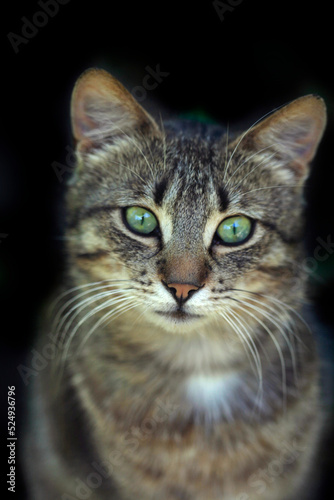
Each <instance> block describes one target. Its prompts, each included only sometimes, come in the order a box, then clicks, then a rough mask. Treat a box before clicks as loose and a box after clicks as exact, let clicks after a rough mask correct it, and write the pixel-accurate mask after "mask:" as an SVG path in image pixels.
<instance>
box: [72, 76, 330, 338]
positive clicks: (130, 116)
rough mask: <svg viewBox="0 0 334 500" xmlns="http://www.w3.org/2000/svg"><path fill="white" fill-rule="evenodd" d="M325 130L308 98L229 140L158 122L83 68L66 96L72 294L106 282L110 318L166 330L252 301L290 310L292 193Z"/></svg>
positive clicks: (296, 223) (298, 208)
mask: <svg viewBox="0 0 334 500" xmlns="http://www.w3.org/2000/svg"><path fill="white" fill-rule="evenodd" d="M325 121H326V116H325V106H324V103H323V101H322V99H320V98H318V97H315V96H313V95H309V96H306V97H302V98H300V99H297V100H295V101H293V102H291V103H290V104H288V105H286V106H284V107H281V108H279V109H278V110H277V111H276V112H274V113H271V114H270V115H268V116H266V117H265V118H264V119H263V120H261V121H258V122H257V123H256V124H254V125H252V126H251V127H250V128H249V129H248V130H246V131H244V132H243V133H241V134H238V135H236V136H233V137H230V136H229V134H228V133H225V132H224V130H223V129H221V130H219V129H218V128H217V127H212V128H211V127H209V126H208V127H201V126H198V125H194V126H191V125H187V126H182V124H178V123H177V122H176V123H166V124H160V123H158V122H156V121H155V120H154V119H153V118H152V117H151V116H150V115H148V113H147V112H146V111H145V110H144V109H143V108H142V107H141V106H140V105H139V104H138V103H137V102H136V101H135V99H134V98H133V97H132V96H131V94H130V93H129V92H127V91H126V89H125V88H124V87H123V86H122V85H121V84H120V83H119V82H118V81H117V80H115V79H114V78H113V77H112V76H110V75H109V74H108V73H106V72H105V71H102V70H88V71H87V72H86V73H84V74H83V75H82V76H81V78H80V79H79V80H78V82H77V84H76V87H75V89H74V93H73V98H72V126H73V134H74V138H75V141H76V148H77V158H78V162H77V163H78V165H77V170H76V173H75V176H74V178H73V180H72V183H71V185H70V186H69V191H68V229H67V235H68V241H69V243H68V251H69V256H70V261H71V264H72V265H71V266H70V267H69V268H70V269H71V273H72V275H73V276H74V280H75V284H76V285H85V284H87V285H88V284H89V283H96V287H98V286H101V287H102V286H104V285H105V284H109V285H110V290H112V291H113V292H114V305H113V304H112V301H111V302H110V304H111V306H110V307H115V308H117V307H118V308H119V313H120V314H121V312H122V311H123V312H124V313H125V312H126V311H127V310H129V311H130V310H131V311H132V312H135V315H136V316H137V317H139V319H138V321H141V320H144V318H145V321H149V322H152V323H155V324H156V325H161V326H162V327H163V328H164V329H167V330H171V331H177V332H183V331H189V330H191V329H193V328H195V329H196V328H198V327H199V325H205V324H209V323H211V324H212V322H215V321H217V320H221V318H223V319H224V318H225V320H227V321H228V320H229V317H230V316H229V314H230V313H231V311H233V309H236V308H239V313H241V312H242V308H245V307H247V306H245V305H244V303H245V302H247V301H248V304H251V302H250V300H251V299H252V298H253V302H252V307H255V305H256V297H264V296H265V297H271V299H270V300H272V301H273V300H277V301H278V302H277V304H279V303H280V302H279V301H281V302H282V301H284V302H285V303H287V304H290V305H294V304H296V301H298V299H299V298H300V297H301V296H302V293H303V292H302V288H303V286H302V283H303V277H302V274H303V273H302V270H301V268H300V266H299V265H298V259H299V258H300V241H301V238H302V230H303V217H302V213H303V187H304V183H305V179H306V178H307V176H308V173H309V163H310V162H311V160H312V159H313V157H314V155H315V152H316V149H317V146H318V144H319V141H320V139H321V136H322V133H323V130H324V127H325ZM104 280H114V281H110V282H107V281H106V282H105V281H104ZM101 290H102V288H101ZM101 293H102V292H101ZM256 294H258V295H256ZM110 297H111V295H110V296H109V300H110ZM117 301H118V302H117ZM272 305H273V303H272V302H271V306H272ZM250 307H251V306H250ZM122 308H123V309H122ZM131 308H132V309H131ZM247 314H248V316H247ZM247 314H246V313H244V316H245V317H246V318H248V320H249V321H251V320H252V311H251V309H248V312H247ZM140 315H141V317H140Z"/></svg>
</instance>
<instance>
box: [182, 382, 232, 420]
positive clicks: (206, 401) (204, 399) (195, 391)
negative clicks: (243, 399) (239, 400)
mask: <svg viewBox="0 0 334 500" xmlns="http://www.w3.org/2000/svg"><path fill="white" fill-rule="evenodd" d="M238 382H239V376H238V374H236V373H235V372H230V373H227V374H217V375H192V376H190V377H189V378H188V379H187V381H186V382H185V386H184V390H185V396H186V399H187V401H188V403H189V404H190V405H191V406H192V409H193V411H194V412H195V414H198V416H202V417H204V419H205V420H209V421H216V420H218V419H220V418H221V417H224V418H226V419H228V420H230V419H232V411H231V408H232V404H233V400H235V398H236V391H237V386H238Z"/></svg>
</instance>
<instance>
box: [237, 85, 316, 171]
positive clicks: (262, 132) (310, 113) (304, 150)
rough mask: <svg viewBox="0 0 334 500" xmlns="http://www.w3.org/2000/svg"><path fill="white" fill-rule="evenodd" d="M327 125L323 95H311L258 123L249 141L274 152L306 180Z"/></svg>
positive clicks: (259, 148) (290, 168)
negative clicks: (321, 96) (310, 164)
mask: <svg viewBox="0 0 334 500" xmlns="http://www.w3.org/2000/svg"><path fill="white" fill-rule="evenodd" d="M325 126H326V107H325V104H324V101H323V99H321V98H320V97H317V96H314V95H307V96H305V97H301V98H299V99H296V100H295V101H292V102H291V103H290V104H288V105H286V106H284V107H282V108H280V109H279V110H278V111H276V112H274V113H273V114H271V115H270V116H269V117H268V118H266V119H264V120H263V121H261V122H260V123H259V124H258V125H256V126H255V127H254V128H253V129H252V130H251V131H250V132H249V134H248V137H247V138H246V142H248V141H250V142H251V143H252V144H251V147H252V148H254V147H255V148H256V149H257V150H261V151H266V152H267V154H268V155H269V154H274V160H275V159H277V160H278V161H279V163H281V165H282V167H285V168H286V171H289V173H290V175H291V173H292V174H293V175H294V176H295V177H297V179H300V180H304V179H305V177H307V175H308V171H309V168H308V165H309V163H310V162H311V161H312V159H313V158H314V155H315V153H316V151H317V147H318V145H319V142H320V140H321V138H322V135H323V132H324V129H325Z"/></svg>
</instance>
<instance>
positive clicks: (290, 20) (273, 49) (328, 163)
mask: <svg viewBox="0 0 334 500" xmlns="http://www.w3.org/2000/svg"><path fill="white" fill-rule="evenodd" d="M42 3H43V1H42ZM225 3H226V4H227V5H228V2H227V0H226V2H225ZM231 3H234V5H235V4H236V3H237V2H231ZM291 4H293V6H292V5H291ZM41 11H43V9H42V8H41V6H40V5H39V3H38V1H26V2H13V3H10V2H7V3H6V4H5V12H4V7H3V11H2V14H1V38H0V47H1V91H0V92H1V105H0V127H1V133H0V217H1V218H0V299H1V316H0V320H1V357H0V362H1V372H2V373H1V394H0V397H1V425H2V427H1V431H2V433H1V435H2V441H1V445H2V451H4V455H5V456H7V453H6V442H5V441H6V437H7V433H6V427H7V425H6V423H7V418H6V414H7V413H6V412H7V410H6V408H7V404H6V396H7V386H8V385H15V386H16V392H17V425H18V426H19V427H18V433H17V436H18V438H19V439H18V441H17V452H18V451H19V447H20V429H21V428H22V427H21V426H22V422H24V418H25V417H24V412H25V410H24V405H23V402H24V397H25V395H26V393H27V387H26V386H25V385H24V384H23V382H22V379H21V377H20V376H19V374H18V371H17V366H18V365H19V364H20V363H25V359H26V356H28V357H29V352H30V349H31V348H32V342H33V339H34V331H35V324H36V321H37V319H38V314H39V311H40V306H41V304H43V303H44V300H45V298H46V297H47V295H48V293H49V291H50V290H51V289H52V287H53V285H54V283H55V281H56V280H57V276H58V275H59V270H60V269H61V253H60V248H61V245H60V243H59V240H57V235H59V234H60V228H59V224H60V223H59V220H60V217H59V211H60V209H59V206H58V204H57V200H58V199H59V197H61V193H62V192H63V189H64V186H65V180H66V176H67V174H65V175H64V176H63V181H62V182H61V181H60V180H59V179H58V177H57V175H56V172H55V170H54V168H53V167H52V165H53V164H54V162H55V161H57V162H59V163H61V164H64V165H65V164H66V156H67V153H68V149H66V148H68V147H70V146H71V133H70V126H69V102H70V95H71V90H72V87H73V84H74V82H75V80H76V79H77V77H78V76H79V75H80V73H81V72H82V71H83V70H85V69H86V68H88V67H91V66H98V67H102V68H105V69H107V70H109V71H111V72H113V74H114V75H115V76H118V77H119V78H120V79H121V80H122V81H123V82H124V83H125V84H127V85H128V87H129V90H131V89H133V88H134V87H135V86H142V85H143V79H144V77H145V75H146V74H147V69H146V68H147V67H148V66H149V67H150V68H152V69H155V68H156V66H157V65H159V66H160V70H161V71H163V72H167V73H169V74H168V76H166V77H165V78H163V80H162V81H161V82H160V83H159V85H158V86H157V88H156V89H154V90H151V91H147V99H145V100H143V101H142V105H143V106H145V105H148V101H149V100H151V99H153V100H158V101H160V102H161V103H162V105H163V106H161V110H162V115H163V116H164V113H166V114H167V111H166V110H169V111H172V112H175V113H183V114H184V113H187V114H189V113H193V112H194V111H195V112H196V113H201V114H205V115H208V116H210V117H212V119H214V120H218V121H222V122H223V123H224V124H227V123H228V122H229V123H230V125H231V126H232V125H233V123H239V122H240V121H241V120H243V119H246V121H245V124H246V125H248V126H249V125H250V124H251V123H252V122H253V121H254V120H255V119H257V118H259V117H260V116H261V115H262V114H264V113H266V112H268V111H270V110H271V109H273V108H274V107H276V106H278V105H281V104H284V103H286V102H288V101H289V100H291V99H294V98H297V97H299V96H301V95H304V94H308V93H317V94H320V95H321V96H322V97H323V98H324V99H325V101H326V103H327V106H328V112H329V125H328V128H327V131H326V134H325V137H324V140H323V142H322V144H321V147H320V150H319V154H318V156H317V159H316V162H315V168H314V171H313V173H312V176H311V178H310V182H309V188H308V190H307V199H308V202H309V210H308V213H309V218H308V227H307V248H308V253H309V256H311V257H313V252H314V249H315V247H316V246H317V245H318V242H317V238H318V237H319V236H320V237H322V238H323V239H324V240H325V241H326V240H327V238H328V237H330V235H333V236H332V241H333V240H334V221H333V180H334V174H333V172H334V169H333V165H332V153H333V151H332V141H331V137H332V133H333V106H334V87H333V74H332V71H333V58H332V53H333V42H332V40H333V37H332V34H333V33H332V32H333V28H332V24H331V21H332V17H333V16H332V9H331V7H330V4H327V6H324V5H323V3H322V4H319V3H314V4H313V3H307V2H302V1H297V2H290V3H288V2H281V1H271V2H268V1H266V2H265V1H261V2H256V1H251V0H243V1H240V2H239V5H237V6H235V7H234V9H233V10H232V11H227V12H225V14H224V13H222V11H221V16H219V14H218V12H217V10H216V9H215V6H214V3H213V2H211V1H204V0H202V1H197V2H184V3H182V2H180V1H178V2H174V1H169V2H155V4H152V5H151V4H149V3H145V2H129V1H128V2H124V3H122V4H118V3H117V2H102V1H99V0H94V1H90V2H86V3H84V2H82V1H81V2H79V0H69V1H68V2H67V4H64V5H59V11H58V12H57V13H56V14H55V15H54V16H53V17H52V16H50V15H49V16H47V17H46V18H45V16H44V18H43V16H38V15H37V16H36V13H37V12H41ZM222 16H223V17H224V19H222V18H220V17H222ZM23 17H25V18H26V19H28V20H29V21H33V20H35V24H36V23H39V24H45V25H44V26H40V27H39V28H37V30H36V29H35V32H34V31H33V30H34V28H30V30H29V28H27V29H28V32H26V33H25V34H27V33H28V35H29V36H30V38H28V39H27V38H26V40H27V43H19V45H18V46H17V53H16V52H15V51H14V48H13V45H12V43H14V42H12V43H11V42H10V40H9V38H8V34H9V33H13V34H15V35H19V36H24V32H22V29H23V26H24V24H26V21H25V20H24V19H23V20H22V18H23ZM151 81H152V80H151ZM313 280H314V283H315V285H317V286H316V287H315V298H316V304H317V308H318V313H319V315H320V317H321V318H322V320H323V321H324V322H325V323H327V324H328V325H329V326H330V327H333V324H334V319H333V315H332V309H333V306H332V304H333V290H334V258H333V255H331V254H329V255H328V259H326V260H325V261H324V262H322V263H321V262H317V263H316V269H315V273H314V276H313ZM330 340H331V336H330V335H329V336H328V337H327V341H328V342H329V341H330ZM328 345H329V347H328V350H330V346H331V344H328ZM329 358H330V356H329ZM21 442H22V440H21ZM332 445H333V440H332V441H331V442H330V441H329V442H328V446H326V450H325V452H324V456H325V462H324V467H323V469H324V471H325V473H324V481H323V482H324V488H325V486H326V487H327V488H329V487H330V486H331V481H330V479H331V474H332V471H333V469H332V460H331V458H332V456H333V454H332V453H331V451H330V449H331V446H332ZM7 469H8V465H7V464H6V463H4V466H3V467H2V468H1V471H2V479H3V481H2V485H3V486H2V487H3V490H4V492H5V491H7V488H6V486H5V484H4V483H5V481H4V478H5V475H6V474H7ZM331 492H332V493H333V489H331ZM16 498H18V499H20V500H21V499H22V500H23V499H24V498H25V494H24V487H23V484H22V482H21V480H20V476H18V477H17V493H16ZM319 498H322V496H319ZM139 500H141V499H139ZM143 500H144V499H143ZM301 500H302V499H301Z"/></svg>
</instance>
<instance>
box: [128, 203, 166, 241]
mask: <svg viewBox="0 0 334 500" xmlns="http://www.w3.org/2000/svg"><path fill="white" fill-rule="evenodd" d="M125 220H126V222H127V224H128V226H129V228H130V229H132V231H134V232H135V233H139V234H143V235H144V234H151V233H153V231H154V230H155V229H156V228H157V227H158V221H157V219H156V217H155V216H154V215H153V214H152V212H150V211H149V210H147V209H146V208H143V207H129V208H127V209H126V210H125Z"/></svg>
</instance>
